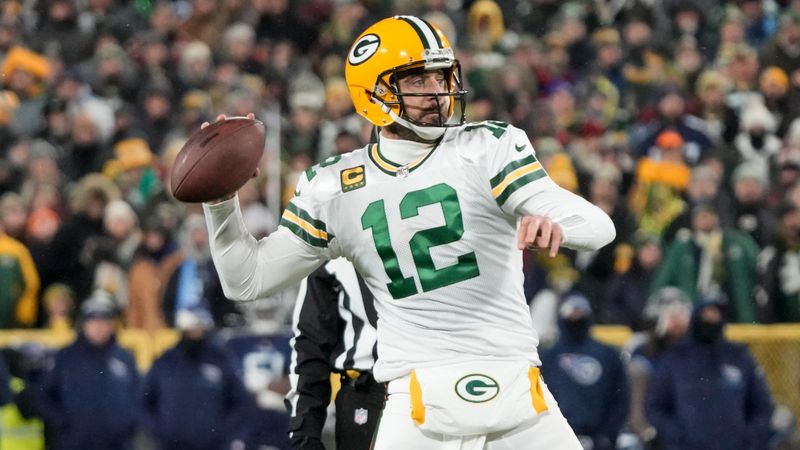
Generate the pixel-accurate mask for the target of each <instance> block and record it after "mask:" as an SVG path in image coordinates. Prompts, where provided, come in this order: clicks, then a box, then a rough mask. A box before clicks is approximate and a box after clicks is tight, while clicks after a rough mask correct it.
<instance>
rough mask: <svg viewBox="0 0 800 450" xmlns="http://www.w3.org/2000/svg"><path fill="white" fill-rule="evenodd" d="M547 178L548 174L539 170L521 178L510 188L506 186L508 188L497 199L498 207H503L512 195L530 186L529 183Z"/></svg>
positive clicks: (510, 185)
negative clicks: (523, 187)
mask: <svg viewBox="0 0 800 450" xmlns="http://www.w3.org/2000/svg"><path fill="white" fill-rule="evenodd" d="M546 176H547V172H545V170H544V169H539V170H536V171H534V172H531V173H529V174H527V175H524V176H522V177H519V178H518V179H517V180H515V181H514V182H513V183H511V184H509V185H508V186H506V188H505V189H504V190H503V192H502V193H501V194H500V195H498V196H497V198H496V199H495V200H496V201H497V205H498V206H503V204H504V203H505V202H506V200H508V197H510V196H511V194H513V193H514V192H516V191H517V190H518V189H519V188H521V187H522V186H525V185H526V184H528V183H530V182H532V181H536V180H538V179H539V178H542V177H546Z"/></svg>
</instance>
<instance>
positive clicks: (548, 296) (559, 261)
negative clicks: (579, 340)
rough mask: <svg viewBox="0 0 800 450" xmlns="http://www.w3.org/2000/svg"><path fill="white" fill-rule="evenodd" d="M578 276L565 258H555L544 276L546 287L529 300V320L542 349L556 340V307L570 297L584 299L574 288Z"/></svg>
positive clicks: (557, 331) (583, 295)
mask: <svg viewBox="0 0 800 450" xmlns="http://www.w3.org/2000/svg"><path fill="white" fill-rule="evenodd" d="M579 275H580V274H579V273H578V271H577V270H575V269H574V268H573V267H572V265H571V264H570V262H569V261H568V260H567V258H566V257H557V258H556V260H555V261H554V262H553V264H552V265H551V267H550V268H549V270H548V272H547V274H546V280H547V286H546V287H545V288H543V289H541V290H539V291H538V292H537V293H536V295H534V296H533V298H531V300H530V310H531V319H532V320H533V324H534V326H535V327H536V328H534V329H535V330H536V334H537V335H538V336H539V344H540V345H541V346H542V348H545V347H549V346H551V345H553V344H554V343H555V342H556V340H557V339H558V335H559V329H558V305H560V304H561V303H563V302H564V301H565V300H566V299H568V298H570V297H572V296H578V297H581V298H584V299H586V295H585V294H583V293H582V292H580V291H579V290H577V289H576V288H575V282H576V281H578V276H579ZM587 301H588V300H587Z"/></svg>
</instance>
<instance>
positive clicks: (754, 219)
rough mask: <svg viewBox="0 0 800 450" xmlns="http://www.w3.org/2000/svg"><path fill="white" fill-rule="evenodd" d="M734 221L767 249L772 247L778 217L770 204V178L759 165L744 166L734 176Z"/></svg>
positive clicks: (740, 229) (740, 228) (741, 229)
mask: <svg viewBox="0 0 800 450" xmlns="http://www.w3.org/2000/svg"><path fill="white" fill-rule="evenodd" d="M732 182H733V205H732V206H733V208H732V212H733V220H734V224H735V226H736V228H737V229H738V230H739V231H743V232H745V233H747V234H749V235H750V236H751V237H752V238H753V239H754V240H755V241H756V243H757V244H758V245H759V247H760V248H764V247H766V246H767V245H769V244H771V243H772V235H773V229H774V228H775V216H774V215H773V213H772V208H770V207H769V205H768V204H767V188H768V187H769V186H768V183H767V178H766V177H765V176H764V173H763V172H762V170H761V167H759V166H758V165H757V164H754V163H747V162H745V163H742V164H740V165H739V167H737V168H736V170H734V172H733V180H732Z"/></svg>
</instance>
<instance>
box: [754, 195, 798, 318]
mask: <svg viewBox="0 0 800 450" xmlns="http://www.w3.org/2000/svg"><path fill="white" fill-rule="evenodd" d="M762 254H763V256H764V259H765V260H766V263H765V264H764V266H763V268H762V269H761V271H762V272H761V274H760V276H759V279H760V284H761V289H762V291H761V292H762V294H763V295H764V296H765V297H766V300H767V302H766V303H767V308H766V317H765V321H766V322H800V208H798V207H797V206H794V205H788V204H787V205H785V206H783V207H782V208H781V211H780V213H779V216H778V236H777V239H776V241H775V243H774V244H773V245H771V246H769V247H767V248H766V249H765V250H764V251H763V253H762Z"/></svg>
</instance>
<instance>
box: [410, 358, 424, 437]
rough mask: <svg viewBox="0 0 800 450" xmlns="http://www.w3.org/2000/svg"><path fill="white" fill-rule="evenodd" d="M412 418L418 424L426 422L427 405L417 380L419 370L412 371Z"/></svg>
mask: <svg viewBox="0 0 800 450" xmlns="http://www.w3.org/2000/svg"><path fill="white" fill-rule="evenodd" d="M409 392H410V394H411V418H412V419H414V422H415V423H416V424H417V425H422V424H423V423H425V405H424V404H423V403H422V388H421V387H420V385H419V381H418V380H417V372H416V371H414V370H412V371H411V386H410V390H409Z"/></svg>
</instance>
